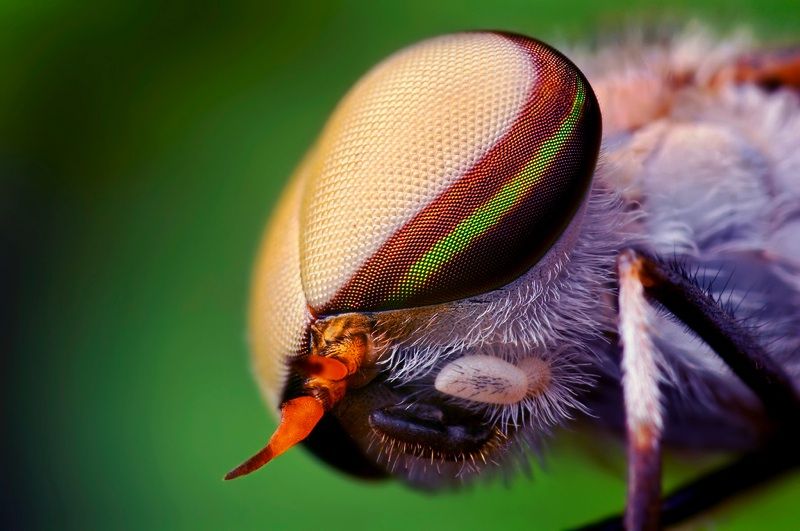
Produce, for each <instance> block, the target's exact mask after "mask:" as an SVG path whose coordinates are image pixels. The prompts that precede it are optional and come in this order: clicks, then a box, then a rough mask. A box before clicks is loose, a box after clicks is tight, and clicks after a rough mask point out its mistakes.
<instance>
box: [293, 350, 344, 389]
mask: <svg viewBox="0 0 800 531" xmlns="http://www.w3.org/2000/svg"><path fill="white" fill-rule="evenodd" d="M303 369H304V370H305V372H306V374H308V375H310V376H314V377H316V378H322V379H324V380H330V381H332V382H336V381H339V380H344V379H345V378H347V377H348V376H349V372H348V370H347V366H346V365H345V364H344V363H342V362H341V361H339V360H336V359H333V358H327V357H325V356H320V355H318V354H311V355H309V356H308V357H307V358H305V360H303Z"/></svg>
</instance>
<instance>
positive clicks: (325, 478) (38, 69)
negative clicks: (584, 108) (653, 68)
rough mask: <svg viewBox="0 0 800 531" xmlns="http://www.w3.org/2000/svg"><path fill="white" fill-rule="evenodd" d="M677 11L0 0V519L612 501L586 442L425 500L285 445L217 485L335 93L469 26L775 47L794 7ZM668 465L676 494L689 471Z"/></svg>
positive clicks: (767, 520) (327, 521)
mask: <svg viewBox="0 0 800 531" xmlns="http://www.w3.org/2000/svg"><path fill="white" fill-rule="evenodd" d="M673 4H674V5H673V7H670V8H664V7H659V9H658V11H656V12H655V13H653V11H652V9H651V8H649V7H648V4H647V3H645V2H635V3H634V5H635V7H634V8H631V7H630V6H631V3H627V2H621V1H613V2H592V1H588V0H587V1H581V2H565V1H564V0H548V1H543V2H534V1H531V0H527V1H522V0H519V1H507V2H477V1H469V2H466V1H461V2H459V1H435V0H433V1H432V0H417V1H413V2H404V3H383V2H369V3H366V2H365V3H363V4H359V3H356V2H346V1H339V2H316V3H303V4H295V3H292V4H285V5H270V4H269V3H265V2H252V3H245V2H235V3H233V2H230V3H227V4H225V5H224V6H216V7H214V6H210V5H206V4H203V5H201V4H199V3H187V4H186V5H183V6H181V5H178V4H174V3H173V4H170V5H165V4H162V3H159V2H152V3H149V2H148V3H135V2H130V3H126V4H111V3H108V2H100V1H97V2H83V3H80V4H79V3H76V2H48V3H41V2H37V3H33V2H22V1H21V2H5V3H2V4H0V65H2V69H1V70H0V72H1V73H0V76H2V82H1V83H0V194H1V195H0V209H2V210H0V215H1V217H0V219H2V221H3V227H2V228H3V229H4V231H3V232H4V233H7V236H8V238H7V240H6V241H4V242H3V243H4V248H5V249H8V250H9V251H10V252H9V253H7V255H6V254H4V256H3V257H0V258H2V260H3V261H4V263H3V267H2V269H0V272H2V273H3V274H4V277H5V278H4V280H6V281H10V282H8V283H7V287H8V289H7V290H5V291H4V292H3V295H4V299H5V302H4V305H5V306H4V308H3V309H5V310H7V311H4V312H1V313H0V314H1V315H2V316H3V317H4V319H5V321H6V324H9V323H10V325H11V326H9V327H7V329H6V327H4V328H3V329H2V332H3V335H4V338H3V340H2V341H0V346H3V348H4V353H3V354H4V356H3V360H2V366H0V369H2V374H3V377H4V378H3V382H2V384H3V390H2V393H3V394H2V402H0V404H2V405H1V406H0V407H2V414H3V428H4V429H3V432H2V436H3V450H4V451H3V454H2V455H3V464H2V468H0V473H1V474H2V477H0V481H2V483H0V486H1V487H2V490H0V494H1V495H2V503H1V504H0V516H3V518H4V520H5V521H7V522H9V523H12V520H9V519H13V522H16V526H15V527H18V528H24V529H30V528H57V529H73V528H74V529H149V528H156V529H279V530H283V529H338V528H342V529H407V528H412V529H439V530H446V529H458V530H460V531H465V530H470V529H487V528H495V527H497V526H500V527H502V528H505V529H531V528H533V529H554V528H563V527H565V526H568V525H575V524H578V523H581V522H585V521H587V520H588V519H591V518H596V517H599V516H602V515H605V514H606V513H608V512H609V511H613V510H616V509H619V508H620V507H621V506H622V502H623V497H624V483H623V480H622V479H621V478H622V470H623V468H622V464H621V456H620V455H619V448H618V447H614V446H613V445H612V446H609V445H607V444H606V443H600V442H598V443H596V444H595V445H593V446H594V448H593V449H594V453H595V454H596V455H587V453H586V451H585V449H580V448H579V447H578V445H576V444H574V442H566V443H565V442H564V441H563V440H557V441H554V443H553V445H552V452H550V454H549V459H548V461H547V466H546V470H541V468H540V467H536V471H535V476H536V477H535V478H534V480H529V479H527V478H525V477H519V478H517V479H515V480H514V481H512V482H511V484H510V486H507V485H504V484H502V483H501V482H494V483H491V484H489V485H477V486H474V487H472V488H469V489H467V490H465V491H461V492H448V493H443V494H437V495H430V494H425V493H418V492H413V491H410V490H408V489H407V488H405V487H403V486H401V485H399V484H393V483H380V484H370V483H358V482H354V481H352V480H350V479H347V478H345V477H342V476H340V475H338V474H337V473H335V472H334V471H332V470H331V469H329V468H327V467H325V466H323V465H321V464H319V463H318V462H316V461H315V460H314V459H313V458H312V457H310V456H309V455H308V454H307V453H305V452H304V451H301V450H296V451H292V452H290V453H289V454H287V455H286V456H284V457H282V458H281V459H280V460H277V461H276V462H275V463H273V464H271V465H270V467H269V469H268V470H265V471H262V472H261V473H259V474H255V475H253V476H251V477H248V478H245V479H241V480H238V481H235V482H231V483H223V482H222V481H221V477H222V474H223V473H224V472H225V471H227V470H228V469H229V468H230V467H231V466H233V465H235V464H237V463H238V462H239V461H240V460H241V459H242V458H244V457H246V456H247V455H249V454H250V453H251V452H252V451H253V450H255V449H256V448H258V447H259V446H260V444H261V443H263V442H264V440H265V438H266V437H267V436H268V434H269V433H270V430H271V429H272V427H273V426H274V421H273V420H272V419H271V418H269V416H268V415H267V413H266V410H265V408H264V407H263V406H262V403H261V400H260V397H259V395H258V393H257V390H256V387H255V385H254V383H253V381H252V379H251V377H250V373H249V370H248V363H247V348H246V344H245V306H246V299H247V291H248V283H249V274H250V267H251V262H252V259H253V255H254V252H255V248H256V244H257V242H258V239H259V235H260V232H261V230H262V227H263V223H264V220H265V219H266V216H267V214H268V212H269V210H270V208H271V207H272V205H273V203H274V201H275V198H276V195H277V193H278V191H279V190H280V188H281V186H282V184H283V183H284V181H285V179H286V178H287V177H288V175H289V174H290V172H291V170H292V167H293V166H294V165H295V164H296V162H297V161H298V159H299V158H300V156H301V155H302V153H303V151H304V150H305V148H306V147H307V146H308V145H309V143H310V142H311V141H312V140H313V138H314V137H315V135H316V133H317V131H318V130H319V128H320V126H321V125H322V123H323V121H324V120H325V117H326V115H327V114H328V113H329V112H330V110H331V108H332V107H333V105H334V104H335V102H336V101H337V99H338V98H339V97H340V96H341V95H342V93H343V92H344V91H345V90H346V88H347V87H348V86H349V85H350V84H351V83H352V82H353V81H354V80H355V79H356V78H357V77H358V76H359V75H360V74H361V73H363V72H364V71H365V69H367V68H368V67H369V66H370V65H372V64H373V63H375V62H376V61H377V60H379V59H380V58H381V57H383V56H385V55H386V54H388V53H390V52H391V51H393V50H395V49H397V48H398V47H400V46H403V45H405V44H408V43H410V42H413V41H415V40H418V39H420V38H422V37H425V36H430V35H434V34H438V33H442V32H447V31H452V30H460V29H467V28H500V29H507V30H515V31H520V32H523V33H527V34H530V35H536V36H539V37H543V38H546V39H556V40H559V39H565V40H567V39H580V38H581V37H585V36H587V35H597V34H603V33H605V32H607V31H608V29H609V28H614V27H619V25H620V24H621V22H624V21H626V20H629V21H630V20H632V21H652V20H659V19H660V18H662V17H664V15H665V14H669V15H670V19H671V20H682V19H684V18H685V16H686V15H687V14H694V15H699V16H700V17H701V18H704V19H706V20H711V21H713V22H714V24H715V25H718V26H721V27H729V26H732V25H736V24H737V23H746V24H748V25H750V26H752V27H754V28H755V29H756V30H757V31H759V32H760V33H761V34H763V35H767V36H769V37H770V38H773V39H774V38H778V39H782V38H787V39H791V38H792V37H793V36H794V37H796V36H797V33H796V32H797V28H800V8H798V6H797V3H796V1H794V0H793V1H785V2H781V1H776V0H770V1H766V0H765V1H761V2H744V1H730V0H728V1H725V0H720V1H716V2H709V3H705V4H703V5H702V6H700V7H697V6H696V4H695V2H689V1H686V2H674V3H673ZM6 243H7V244H8V245H5V244H6ZM5 284H6V283H5V282H4V285H5ZM6 317H7V318H6ZM6 346H9V347H10V348H5V347H6ZM590 446H592V445H590ZM591 453H592V452H590V453H589V454H591ZM608 455H611V457H609V456H608ZM670 465H671V466H673V465H674V469H675V470H677V473H673V474H672V475H671V476H670V477H669V480H668V483H669V484H670V485H672V484H674V483H675V482H676V481H677V479H678V478H679V477H686V476H687V475H692V474H693V473H694V471H693V470H692V468H693V465H692V464H690V465H688V466H687V465H685V464H684V465H678V464H675V463H671V464H670ZM798 499H800V478H798V477H793V478H786V479H784V480H782V481H780V482H778V483H776V484H774V485H772V486H770V487H769V488H766V489H762V490H760V491H758V492H756V493H754V494H751V495H748V496H747V497H744V498H739V499H738V500H736V501H735V502H734V503H732V504H729V506H728V507H727V508H726V509H725V510H724V511H717V512H715V513H714V514H713V515H711V516H709V517H707V518H706V519H705V520H703V522H705V524H702V525H708V526H711V525H712V524H711V523H712V522H713V525H714V526H716V528H720V529H755V528H761V527H765V526H766V527H770V528H773V529H775V528H785V529H790V528H792V523H794V524H797V522H798V520H800V509H798V507H797V500H798ZM2 523H3V522H2V521H0V524H2Z"/></svg>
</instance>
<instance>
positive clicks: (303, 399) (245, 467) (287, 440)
mask: <svg viewBox="0 0 800 531" xmlns="http://www.w3.org/2000/svg"><path fill="white" fill-rule="evenodd" d="M324 413H325V408H324V407H323V405H322V402H320V401H319V400H317V399H316V398H314V397H313V396H300V397H297V398H293V399H291V400H287V401H286V402H284V403H283V405H281V422H280V424H279V425H278V429H277V430H275V433H274V434H273V435H272V437H271V438H270V440H269V443H267V445H266V446H265V447H264V448H263V449H262V450H261V451H260V452H258V453H257V454H256V455H254V456H253V457H251V458H250V459H248V460H247V461H245V462H244V463H242V464H241V465H239V466H237V467H236V468H234V469H233V470H231V471H230V472H228V473H227V474H225V479H226V480H228V479H234V478H238V477H239V476H244V475H246V474H249V473H250V472H253V471H255V470H258V469H259V468H261V467H262V466H264V465H266V464H267V463H269V462H270V461H271V460H272V459H273V458H275V457H277V456H279V455H281V454H282V453H283V452H285V451H286V450H288V449H289V448H291V447H292V446H294V445H295V444H297V443H299V442H300V441H302V440H303V439H305V438H306V437H308V435H309V434H310V433H311V430H313V429H314V426H316V425H317V423H318V422H319V421H320V419H321V418H322V415H323V414H324Z"/></svg>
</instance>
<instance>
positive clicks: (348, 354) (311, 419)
mask: <svg viewBox="0 0 800 531" xmlns="http://www.w3.org/2000/svg"><path fill="white" fill-rule="evenodd" d="M349 332H350V329H349V328H347V327H343V328H342V334H341V336H342V337H343V339H338V340H336V336H334V340H329V341H327V342H323V344H322V346H321V347H320V346H316V347H315V348H314V352H313V353H311V354H308V355H307V356H304V357H302V358H300V359H298V360H296V361H295V362H293V367H294V369H295V370H296V371H297V372H298V373H299V374H302V375H303V376H305V377H306V380H305V382H304V384H303V390H302V392H301V395H302V396H298V397H296V398H292V399H290V400H286V401H285V402H283V403H282V404H281V421H280V424H278V429H276V430H275V433H274V434H273V435H272V437H271V438H270V440H269V443H267V445H266V446H265V447H264V448H263V449H262V450H261V451H260V452H258V453H257V454H256V455H254V456H253V457H251V458H250V459H248V460H247V461H245V462H244V463H242V464H241V465H239V466H237V467H236V468H234V469H233V470H231V471H230V472H228V473H227V474H226V475H225V479H234V478H238V477H239V476H244V475H245V474H249V473H250V472H253V471H254V470H257V469H259V468H261V467H262V466H264V465H266V464H267V463H269V462H270V461H271V460H272V459H273V458H275V457H277V456H279V455H280V454H282V453H283V452H285V451H286V450H288V449H289V448H291V447H292V446H294V445H295V444H297V443H299V442H301V441H302V440H303V439H305V438H306V437H308V436H309V435H310V434H311V431H312V430H313V429H314V426H316V425H317V423H318V422H319V421H320V420H321V419H322V416H323V415H324V414H325V412H326V411H327V410H329V409H330V408H332V407H333V406H334V404H336V403H337V402H338V401H339V400H341V399H342V397H343V396H344V394H345V392H346V390H347V388H348V386H349V384H350V383H353V382H350V381H349V380H348V378H349V377H351V376H353V375H356V374H357V373H358V371H359V370H360V369H361V367H362V365H363V364H364V360H365V358H366V356H367V354H368V352H369V348H370V346H369V341H367V339H366V338H364V337H361V336H359V335H357V334H355V335H353V334H351V333H349ZM318 352H322V353H323V354H324V355H321V354H319V353H318ZM363 377H364V376H363V375H362V378H363ZM354 383H355V385H359V381H356V382H354Z"/></svg>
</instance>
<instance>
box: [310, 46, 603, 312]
mask: <svg viewBox="0 0 800 531" xmlns="http://www.w3.org/2000/svg"><path fill="white" fill-rule="evenodd" d="M503 35H504V37H506V38H508V39H510V40H512V41H513V42H514V43H515V44H516V45H518V46H519V47H521V48H522V49H523V50H525V52H526V53H527V54H528V56H529V57H530V60H531V61H532V64H533V70H534V72H535V73H536V75H537V78H536V80H535V82H534V86H533V88H532V90H531V93H530V95H529V98H528V100H527V102H526V103H525V105H524V106H523V109H522V111H521V112H520V115H519V117H518V118H517V120H516V121H515V123H514V124H513V125H512V126H511V127H510V128H509V130H508V131H507V133H506V134H505V135H504V136H503V138H502V139H501V140H500V141H499V142H497V144H496V145H495V146H493V147H492V148H491V149H490V150H489V152H488V153H487V154H486V155H485V156H484V157H483V158H482V159H481V160H480V161H479V162H478V163H476V164H475V165H474V166H473V167H472V168H471V169H470V170H469V171H467V173H465V174H464V176H462V177H461V178H459V179H458V180H457V181H456V182H455V183H453V184H452V185H451V186H450V187H449V188H448V189H447V190H445V191H444V192H443V193H442V194H441V195H440V196H439V197H437V198H436V199H435V200H433V201H432V202H431V203H430V204H429V205H428V206H426V207H425V208H424V209H423V210H422V211H421V212H419V213H418V214H417V215H416V216H415V217H414V218H412V219H411V220H410V221H409V222H408V223H406V224H405V225H404V226H403V227H402V228H401V229H400V230H398V231H397V232H396V233H395V234H393V235H392V236H391V237H390V238H389V240H387V241H386V242H385V243H384V244H383V245H382V246H381V248H380V249H378V251H377V252H376V253H375V254H374V255H373V256H372V257H370V258H369V259H368V260H367V261H366V262H365V263H364V264H363V265H362V266H361V267H360V268H359V270H358V271H356V273H355V274H354V275H353V277H352V278H351V279H350V280H349V281H348V282H347V283H346V284H345V285H344V286H343V287H342V288H341V289H340V290H339V291H338V292H337V293H336V295H335V296H334V297H333V298H332V300H331V301H330V302H328V303H327V304H325V305H324V306H323V307H322V308H319V309H318V313H325V314H330V313H340V312H346V311H380V310H388V309H395V308H401V307H409V306H420V305H427V304H435V303H440V302H446V301H450V300H456V299H460V298H464V297H467V296H471V295H476V294H479V293H483V292H486V291H489V290H491V289H496V288H497V287H500V286H502V285H504V284H506V283H508V282H510V281H511V280H513V279H514V278H516V277H517V276H519V275H520V274H522V273H523V272H524V271H525V270H527V269H528V268H530V266H531V265H533V264H534V263H535V262H536V261H537V260H538V259H539V258H540V257H541V256H542V255H543V254H544V252H546V251H547V249H548V248H549V247H550V245H551V244H552V242H553V241H554V239H555V238H557V237H558V236H559V235H560V234H561V232H562V231H563V229H564V228H565V227H566V225H567V224H568V222H569V220H570V219H571V218H572V216H573V214H574V212H575V211H576V210H577V208H578V206H579V204H580V200H581V198H582V197H583V195H584V193H585V191H586V189H587V188H588V185H589V182H590V180H591V172H592V170H593V168H594V162H595V159H596V154H597V148H598V145H599V140H600V132H599V112H598V110H597V104H596V101H595V100H594V96H593V95H592V94H591V89H590V88H589V87H588V83H586V81H585V80H584V79H583V77H582V76H581V74H580V72H579V71H578V70H577V68H575V66H574V65H572V64H571V63H570V62H569V61H568V60H566V59H565V58H564V57H563V56H561V55H560V54H558V53H557V52H555V51H554V50H552V49H551V48H550V47H548V46H547V45H545V44H543V43H540V42H538V41H535V40H532V39H528V38H525V37H521V36H516V35H505V34H503ZM578 83H583V84H584V86H585V90H586V92H587V93H588V95H589V96H590V97H587V98H586V102H587V103H586V104H585V105H584V108H583V109H581V118H580V121H579V123H578V124H577V125H576V127H575V130H574V132H573V133H570V137H569V139H568V140H567V142H566V144H565V146H564V148H563V153H565V156H563V157H561V158H560V159H558V160H556V162H555V164H553V165H552V167H548V168H547V169H546V170H545V171H544V173H543V175H542V177H541V181H540V182H537V183H536V186H535V187H534V190H533V192H532V193H530V192H529V193H527V194H526V195H525V196H524V197H523V198H522V199H521V200H520V201H519V202H518V203H516V204H515V205H514V208H513V209H512V210H511V211H510V212H509V214H508V215H507V216H504V217H503V218H502V219H501V221H500V222H499V223H497V224H496V225H493V226H491V227H487V231H486V232H485V233H483V234H482V235H481V236H480V238H478V239H476V241H474V242H472V243H470V245H469V246H468V247H466V249H464V250H463V252H460V253H459V255H458V256H457V257H456V259H455V260H449V261H447V262H446V263H444V264H443V266H442V267H441V268H440V269H438V270H436V271H432V272H431V278H430V279H428V281H427V282H425V283H424V284H423V285H420V286H417V287H416V289H415V290H414V291H413V292H411V293H409V292H407V291H405V292H404V291H403V290H402V289H401V283H402V282H403V279H404V277H406V275H407V274H408V272H409V269H410V268H411V267H412V266H413V265H414V264H415V263H417V262H418V261H419V260H420V259H421V257H423V256H425V255H426V253H430V252H431V249H432V247H433V246H434V244H435V243H436V242H437V241H439V240H440V239H441V238H443V237H445V236H446V235H448V234H450V233H451V232H452V231H453V230H455V228H456V227H457V226H458V225H459V224H460V223H462V222H464V220H465V219H466V218H468V217H469V216H470V215H472V214H473V213H475V212H476V211H477V210H478V209H479V208H481V207H482V206H484V205H485V204H486V203H487V201H489V200H490V199H491V198H493V197H495V196H496V195H497V194H498V193H499V192H500V191H501V189H502V188H503V187H504V186H506V185H507V184H508V183H509V182H510V181H511V180H512V179H514V177H516V176H517V175H518V174H519V173H520V172H522V171H523V169H524V168H525V167H526V165H528V164H529V163H530V162H531V160H532V159H533V158H534V157H535V156H536V155H537V153H539V152H540V150H541V149H542V147H543V145H547V144H546V142H547V140H548V139H549V138H551V137H552V136H553V135H554V134H556V132H557V131H558V130H559V127H560V126H561V124H562V123H563V121H564V119H565V117H566V116H568V115H569V113H570V112H571V110H572V109H573V104H574V103H575V98H576V93H577V88H578ZM587 110H588V111H589V112H588V115H587Z"/></svg>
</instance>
